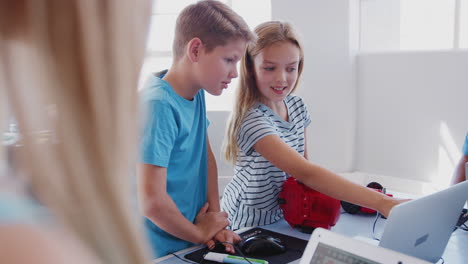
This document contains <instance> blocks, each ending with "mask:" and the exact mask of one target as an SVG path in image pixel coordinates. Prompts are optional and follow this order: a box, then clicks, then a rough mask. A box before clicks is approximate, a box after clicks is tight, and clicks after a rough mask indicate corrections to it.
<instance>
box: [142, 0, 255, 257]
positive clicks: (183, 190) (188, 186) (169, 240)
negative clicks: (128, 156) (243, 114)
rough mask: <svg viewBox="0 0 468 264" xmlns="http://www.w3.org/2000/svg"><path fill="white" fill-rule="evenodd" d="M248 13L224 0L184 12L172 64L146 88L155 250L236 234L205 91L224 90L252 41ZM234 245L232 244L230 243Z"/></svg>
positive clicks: (146, 178)
mask: <svg viewBox="0 0 468 264" xmlns="http://www.w3.org/2000/svg"><path fill="white" fill-rule="evenodd" d="M252 39H253V35H252V33H251V32H250V30H249V29H248V26H247V25H246V23H245V21H244V20H243V19H242V18H241V17H240V16H239V15H237V14H236V13H235V12H234V11H232V10H231V9H230V8H229V7H227V6H226V5H225V4H223V3H221V2H218V1H200V2H198V3H196V4H193V5H190V6H188V7H186V8H185V9H184V10H183V11H182V12H181V14H180V15H179V17H178V19H177V23H176V33H175V39H174V43H173V64H172V66H171V68H170V69H169V70H168V71H167V72H163V73H160V74H157V75H155V76H152V77H151V78H150V80H149V81H148V82H147V85H146V88H145V89H144V90H143V91H142V101H141V102H142V104H143V109H144V111H145V112H144V116H145V121H144V123H143V131H142V138H141V142H140V155H141V157H140V163H139V164H138V196H139V203H140V207H141V210H142V212H143V214H144V216H145V229H146V231H147V233H148V236H149V240H150V242H151V246H152V249H153V252H154V254H155V256H156V257H161V256H163V255H167V254H168V253H171V252H175V251H178V250H181V249H184V248H187V247H189V246H191V245H193V244H198V243H203V244H206V245H208V246H209V247H213V246H214V241H216V240H217V241H220V242H231V243H232V242H237V241H238V240H240V238H239V236H238V235H236V234H235V233H233V232H232V231H229V230H226V229H225V227H226V226H227V225H228V224H229V222H228V220H227V214H226V213H225V212H220V205H219V193H218V179H217V177H218V175H217V167H216V161H215V158H214V155H213V153H212V151H211V147H210V143H209V140H208V137H207V127H208V124H209V123H208V121H207V119H206V109H205V95H204V92H205V91H206V92H208V93H210V94H212V95H220V94H221V93H222V91H223V89H226V88H227V86H228V84H229V82H230V81H231V79H232V78H235V77H237V75H238V74H237V69H236V64H237V62H238V61H239V60H240V58H241V57H242V55H243V53H244V51H245V48H246V44H247V43H248V42H249V41H251V40H252ZM225 247H226V250H227V251H228V252H234V248H233V246H232V244H230V243H225Z"/></svg>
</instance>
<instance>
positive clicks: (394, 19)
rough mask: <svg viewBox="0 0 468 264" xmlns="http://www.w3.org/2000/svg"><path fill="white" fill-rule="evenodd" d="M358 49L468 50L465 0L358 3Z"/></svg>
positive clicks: (467, 10)
mask: <svg viewBox="0 0 468 264" xmlns="http://www.w3.org/2000/svg"><path fill="white" fill-rule="evenodd" d="M360 3H361V8H360V10H361V38H360V39H361V50H362V51H383V50H441V49H458V48H464V49H466V48H468V0H400V1H397V0H392V1H388V0H372V1H371V0H361V2H360Z"/></svg>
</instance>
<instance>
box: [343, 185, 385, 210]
mask: <svg viewBox="0 0 468 264" xmlns="http://www.w3.org/2000/svg"><path fill="white" fill-rule="evenodd" d="M366 187H368V188H372V189H376V190H381V191H382V192H383V193H385V192H384V187H383V186H382V185H381V184H380V183H378V182H371V183H369V184H367V186H366ZM341 207H343V210H345V212H347V213H348V214H357V213H358V212H363V213H367V212H366V211H365V210H364V211H363V210H362V207H361V206H359V205H355V204H352V203H348V202H345V201H341Z"/></svg>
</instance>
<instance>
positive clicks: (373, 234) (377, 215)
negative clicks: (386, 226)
mask: <svg viewBox="0 0 468 264" xmlns="http://www.w3.org/2000/svg"><path fill="white" fill-rule="evenodd" d="M379 218H380V213H379V212H377V214H376V215H375V220H374V225H373V226H372V238H373V239H375V240H377V241H380V239H378V238H377V237H376V236H375V225H376V224H377V220H379Z"/></svg>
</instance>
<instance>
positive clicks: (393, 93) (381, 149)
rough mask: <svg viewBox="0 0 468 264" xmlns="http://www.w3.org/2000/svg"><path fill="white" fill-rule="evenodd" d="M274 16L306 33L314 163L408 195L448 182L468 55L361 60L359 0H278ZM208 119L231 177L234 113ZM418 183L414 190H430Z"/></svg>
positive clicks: (459, 132) (464, 107)
mask: <svg viewBox="0 0 468 264" xmlns="http://www.w3.org/2000/svg"><path fill="white" fill-rule="evenodd" d="M272 17H273V19H276V20H285V21H289V22H291V23H292V24H293V25H294V26H295V28H296V29H297V31H299V33H300V34H301V35H302V39H303V43H304V47H305V55H306V58H305V69H304V72H303V76H302V77H303V78H302V83H301V87H300V88H299V89H298V94H299V95H300V96H302V97H303V98H304V100H305V101H306V103H307V104H308V106H309V110H310V112H311V115H312V121H313V122H312V123H311V125H310V127H309V130H308V134H307V136H308V148H309V152H310V157H311V160H312V161H313V162H315V163H317V164H319V165H322V166H324V167H326V168H328V169H331V170H333V171H335V172H353V171H358V172H359V173H361V174H362V173H363V174H362V175H361V174H359V175H357V176H359V177H361V176H362V177H364V178H365V179H364V180H363V181H368V180H370V179H374V178H376V177H377V178H376V179H378V180H379V181H382V182H386V180H383V178H385V179H387V178H388V184H389V185H390V184H391V182H393V183H394V185H393V186H392V188H394V189H400V190H403V189H404V191H405V192H409V191H410V190H412V189H413V186H416V185H418V183H417V181H424V182H431V183H432V182H434V183H435V184H438V185H445V184H447V183H448V179H449V178H450V177H451V173H452V171H453V164H454V162H456V160H457V159H458V158H459V155H460V149H461V146H462V143H463V142H462V141H463V139H464V135H465V133H466V131H468V117H467V116H466V113H468V104H467V101H468V85H467V84H468V74H467V69H468V51H465V52H461V51H460V52H448V51H446V52H442V51H441V52H395V53H386V54H382V53H381V54H377V53H375V54H364V55H360V56H359V57H358V58H359V59H358V60H356V58H357V51H358V45H359V40H358V37H359V0H349V1H343V0H327V1H319V0H294V1H284V0H272ZM394 44H395V43H393V44H392V45H394ZM208 115H209V118H210V120H211V121H212V126H211V127H210V136H211V138H212V145H213V148H215V152H216V155H217V157H218V167H219V168H220V173H219V174H220V176H230V175H232V166H230V165H228V164H225V163H223V161H222V159H221V158H220V154H219V150H218V149H219V148H220V145H221V141H222V138H223V133H224V124H225V121H226V119H227V116H228V112H217V113H216V112H213V113H208ZM213 137H214V139H213ZM363 175H364V176H363ZM390 176H392V177H398V178H399V179H401V180H399V181H398V178H397V181H395V179H394V178H392V177H390ZM379 177H380V178H379ZM226 179H228V177H226ZM224 180H225V179H224V178H222V179H221V178H220V181H224ZM363 183H364V184H365V182H363ZM221 184H222V183H221ZM403 185H405V186H403ZM421 186H423V187H424V186H426V184H421V185H420V187H418V188H420V189H418V190H417V192H418V193H425V192H427V190H423V189H421V188H423V187H421ZM403 187H404V188H403ZM405 188H406V189H405ZM424 188H425V187H424Z"/></svg>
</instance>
